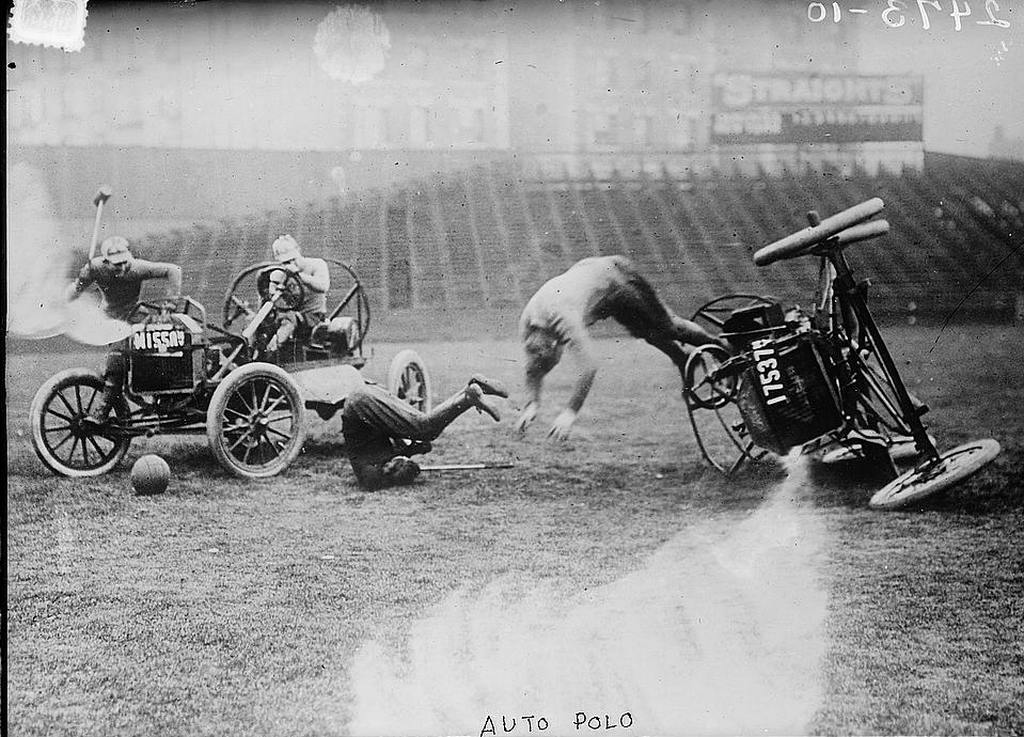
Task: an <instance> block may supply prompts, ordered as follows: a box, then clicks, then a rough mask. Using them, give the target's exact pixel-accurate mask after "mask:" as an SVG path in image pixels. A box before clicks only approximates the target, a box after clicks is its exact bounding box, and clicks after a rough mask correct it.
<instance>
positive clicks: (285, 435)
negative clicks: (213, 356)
mask: <svg viewBox="0 0 1024 737" xmlns="http://www.w3.org/2000/svg"><path fill="white" fill-rule="evenodd" d="M305 435H306V425H305V418H304V416H303V400H302V394H301V392H300V391H299V387H298V385H297V384H296V383H295V380H294V379H292V377H291V376H289V375H288V374H287V372H285V371H284V370H283V369H281V368H279V367H277V366H274V365H273V364H269V363H261V362H257V363H249V364H246V365H245V366H242V367H241V368H238V369H235V370H234V371H232V372H231V373H230V374H228V375H227V377H225V378H224V380H223V381H222V382H221V383H220V384H219V385H218V386H217V389H216V390H215V391H214V392H213V396H212V397H211V398H210V405H209V407H208V408H207V410H206V437H207V440H208V441H209V443H210V449H211V450H212V451H213V455H214V456H215V457H216V458H217V461H218V462H219V463H220V464H221V465H222V466H224V468H226V469H227V470H228V471H230V472H231V473H233V474H235V475H236V476H241V477H243V478H250V479H258V478H267V477H270V476H276V475H277V474H279V473H281V472H282V471H283V470H285V469H286V468H288V466H289V465H291V463H292V461H294V460H295V459H296V458H297V457H298V455H299V453H300V452H301V451H302V444H303V442H304V440H305Z"/></svg>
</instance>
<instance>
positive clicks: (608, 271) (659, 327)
mask: <svg viewBox="0 0 1024 737" xmlns="http://www.w3.org/2000/svg"><path fill="white" fill-rule="evenodd" d="M607 318H612V319H614V320H616V321H617V322H619V323H621V324H622V325H623V326H625V328H626V329H627V330H628V331H629V333H630V335H632V336H633V337H635V338H640V339H642V340H645V341H647V342H648V343H650V344H651V345H652V346H654V347H655V348H657V349H658V350H659V351H661V352H662V353H664V354H665V355H667V356H668V357H669V358H671V359H672V362H673V363H674V364H675V365H676V366H677V367H678V368H679V372H680V374H682V373H683V371H684V369H685V366H686V358H687V355H688V354H687V352H686V351H685V350H683V347H682V345H680V344H683V345H693V346H698V345H706V344H708V343H716V344H718V343H719V342H720V341H719V340H718V339H717V338H715V337H714V336H713V335H711V334H710V333H708V332H707V331H705V330H704V329H703V328H702V327H701V326H700V325H698V324H697V323H695V322H692V321H690V320H684V319H683V318H681V317H679V316H678V315H676V314H675V313H674V312H673V311H672V310H671V309H669V307H668V306H666V305H665V303H664V302H662V300H661V298H660V297H658V295H657V293H656V292H655V291H654V287H652V286H651V285H650V284H649V283H648V282H647V280H646V279H644V277H643V276H641V274H640V273H639V272H638V271H637V270H636V269H635V268H634V266H633V264H632V263H630V261H629V259H627V258H625V257H623V256H601V257H594V258H585V259H583V260H582V261H579V262H578V263H576V264H574V265H573V266H572V267H571V268H570V269H569V270H568V271H566V272H565V273H564V274H559V275H558V276H556V277H554V278H553V279H550V280H549V281H547V282H546V283H545V284H543V285H542V286H541V287H540V289H538V290H537V293H536V294H534V295H533V297H531V298H530V301H529V302H528V303H527V304H526V307H525V309H524V310H523V314H522V316H521V317H520V318H519V335H520V338H521V339H522V341H523V348H524V350H525V352H526V399H527V402H526V406H525V407H524V408H523V411H522V413H521V414H520V415H519V419H518V420H517V421H516V425H515V427H516V430H518V431H519V432H521V433H522V432H525V431H526V428H527V427H529V426H530V424H531V423H532V422H533V420H534V419H535V418H536V416H537V410H538V409H539V408H540V404H541V388H542V385H543V383H544V377H545V376H546V375H547V374H548V372H550V371H551V370H552V369H553V368H554V367H555V366H556V365H558V362H559V361H560V360H561V358H562V351H563V350H564V349H565V348H566V347H568V348H569V350H570V351H572V353H573V355H575V357H576V361H577V364H578V369H579V378H578V379H577V380H576V385H575V387H574V388H573V392H572V396H571V397H570V398H569V403H568V405H567V406H566V408H565V409H564V410H562V412H561V413H560V414H559V415H558V417H557V418H556V419H555V422H554V424H552V426H551V429H550V430H549V431H548V436H549V437H552V438H554V439H556V440H565V439H566V438H568V437H569V433H570V431H571V430H572V426H573V424H574V423H575V422H576V416H577V415H578V414H579V411H580V408H581V407H582V406H583V402H584V401H585V400H586V398H587V394H588V393H589V392H590V387H591V385H593V383H594V376H595V375H596V374H597V362H596V361H595V359H594V355H593V341H592V339H591V337H590V334H589V333H588V331H587V328H588V327H589V326H591V325H593V324H594V323H595V322H597V321H599V320H605V319H607Z"/></svg>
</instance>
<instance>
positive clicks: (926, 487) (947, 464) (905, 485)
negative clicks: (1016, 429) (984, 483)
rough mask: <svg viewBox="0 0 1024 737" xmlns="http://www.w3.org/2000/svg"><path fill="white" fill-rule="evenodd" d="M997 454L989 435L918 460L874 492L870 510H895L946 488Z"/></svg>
mask: <svg viewBox="0 0 1024 737" xmlns="http://www.w3.org/2000/svg"><path fill="white" fill-rule="evenodd" d="M997 455H999V443H998V442H996V441H995V440H992V439H991V438H987V439H985V440H976V441H974V442H971V443H964V444H963V445H959V446H957V447H956V448H953V449H952V450H947V451H946V452H945V453H943V454H942V455H940V456H939V459H938V460H937V461H933V462H926V463H921V464H919V465H918V466H917V467H915V468H913V469H911V470H910V471H907V472H906V473H905V474H903V475H901V476H898V477H897V478H895V479H894V480H893V481H891V482H889V483H888V484H887V485H886V486H884V487H882V488H881V489H879V490H878V491H877V492H875V494H874V496H872V497H871V501H870V502H869V506H870V507H871V508H872V509H898V508H900V507H904V506H906V505H908V504H911V503H913V502H916V501H920V500H921V499H924V498H925V497H927V496H930V495H932V494H935V493H937V492H939V491H942V490H943V489H947V488H949V487H950V486H952V485H953V484H956V483H958V482H960V481H963V480H964V479H966V478H967V477H968V476H970V475H971V474H973V473H975V472H977V471H978V470H979V469H980V468H981V467H982V466H984V465H985V464H986V463H988V462H989V461H991V460H992V459H993V458H995V457H996V456H997Z"/></svg>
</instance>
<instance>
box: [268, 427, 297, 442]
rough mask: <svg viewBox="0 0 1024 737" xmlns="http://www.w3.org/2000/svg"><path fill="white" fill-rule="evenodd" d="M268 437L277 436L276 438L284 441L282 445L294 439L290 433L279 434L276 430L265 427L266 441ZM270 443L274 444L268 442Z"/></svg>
mask: <svg viewBox="0 0 1024 737" xmlns="http://www.w3.org/2000/svg"><path fill="white" fill-rule="evenodd" d="M270 435H277V436H278V437H280V438H283V439H284V440H283V443H287V442H288V441H290V440H291V439H292V438H293V437H294V435H292V434H291V433H286V432H281V431H280V430H278V429H277V428H274V427H270V426H269V425H268V426H267V439H268V440H270V437H269V436H270ZM270 442H274V441H273V440H270Z"/></svg>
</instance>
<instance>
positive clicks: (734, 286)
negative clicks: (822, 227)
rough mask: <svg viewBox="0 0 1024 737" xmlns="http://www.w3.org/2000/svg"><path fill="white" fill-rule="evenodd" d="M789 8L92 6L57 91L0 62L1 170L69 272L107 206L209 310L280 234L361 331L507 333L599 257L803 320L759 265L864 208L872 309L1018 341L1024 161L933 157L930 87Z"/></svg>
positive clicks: (658, 280)
mask: <svg viewBox="0 0 1024 737" xmlns="http://www.w3.org/2000/svg"><path fill="white" fill-rule="evenodd" d="M805 5H806V4H802V3H787V2H773V3H764V4H763V7H764V8H767V10H764V11H763V12H761V10H760V9H761V8H762V4H756V7H757V8H758V9H759V12H758V13H751V12H750V9H751V8H752V7H754V6H755V4H753V3H710V2H671V3H670V2H653V3H643V2H633V1H629V2H618V1H615V2H605V3H599V4H571V3H565V4H557V3H523V4H513V7H514V8H519V9H522V12H519V13H512V12H498V11H497V9H496V6H494V5H493V4H490V3H474V2H466V3H453V4H448V5H440V6H433V5H431V4H429V3H401V2H391V3H380V4H374V5H372V6H357V5H350V6H330V5H312V6H307V5H301V6H297V7H298V8H299V10H298V11H297V12H296V13H293V15H299V16H301V18H299V20H300V23H299V32H296V33H295V34H293V35H294V37H293V38H290V39H283V38H282V37H281V36H280V35H279V34H277V33H276V31H275V28H277V27H278V26H279V24H280V22H281V18H282V16H281V14H282V13H284V12H285V11H284V10H282V9H281V8H280V7H279V6H270V5H257V4H254V5H252V6H245V5H237V6H232V10H231V14H230V16H228V15H227V14H225V13H220V14H217V13H216V12H215V11H214V10H213V9H206V10H204V9H202V8H198V7H197V8H193V10H192V11H190V12H188V13H186V12H185V10H184V9H181V8H179V9H177V10H165V11H164V12H163V15H161V14H160V13H159V12H156V11H152V10H151V11H149V12H148V14H140V13H142V11H140V10H139V8H134V9H133V8H132V7H117V6H107V5H100V6H98V7H97V9H96V12H95V13H94V12H93V8H92V6H91V5H90V18H89V28H90V30H93V29H96V28H102V27H104V26H106V27H107V28H108V30H111V31H113V33H112V34H111V37H110V38H111V42H110V43H108V44H106V45H104V44H92V45H90V44H89V43H88V42H87V44H86V48H85V50H83V52H82V53H81V57H80V58H79V57H78V55H66V56H67V58H66V59H60V60H57V61H55V62H54V64H55V65H56V66H57V67H59V70H60V71H59V73H58V76H60V75H63V76H64V77H67V76H68V75H71V76H77V78H78V80H79V81H80V83H81V85H80V86H78V87H75V88H74V89H70V88H63V91H62V93H61V94H60V95H58V96H56V97H55V96H54V95H53V94H51V92H52V90H53V85H54V84H55V81H54V76H53V75H52V74H50V73H48V72H45V71H43V70H42V67H40V66H34V65H33V63H32V61H31V60H29V59H27V58H25V59H23V58H21V57H19V54H22V56H23V55H24V54H23V52H21V51H20V50H19V49H12V48H11V45H10V44H9V46H8V55H9V57H12V56H13V57H14V58H16V59H18V63H19V64H22V65H23V70H22V71H23V75H24V76H23V77H19V78H18V79H17V90H18V92H17V94H16V95H15V96H14V97H13V98H12V102H13V106H12V108H11V109H10V110H9V113H8V129H9V136H8V138H9V155H8V158H9V166H10V162H12V161H15V162H19V163H21V164H22V165H24V166H27V167H30V168H31V169H32V170H33V171H35V172H38V176H39V177H40V179H41V181H43V182H44V185H45V189H46V190H47V192H48V194H49V197H50V201H51V203H52V209H53V212H54V217H55V219H56V220H57V221H58V222H59V224H60V228H59V230H60V231H61V233H62V237H64V238H67V239H68V240H71V239H73V238H77V239H79V240H78V242H79V243H80V244H81V245H80V246H79V247H78V251H79V252H81V251H83V250H84V249H85V247H86V246H85V244H86V238H87V235H88V233H89V230H90V228H91V220H90V216H91V213H90V205H89V202H90V199H91V194H92V191H93V190H94V189H95V187H96V185H97V184H99V183H107V184H110V185H112V186H113V187H114V189H115V191H116V193H117V196H116V197H115V200H114V203H112V204H113V205H114V207H113V214H112V217H113V218H114V219H115V223H114V224H113V225H111V226H109V227H111V228H115V229H120V231H122V232H125V233H126V234H127V235H129V236H130V237H131V238H132V240H133V242H134V243H135V244H136V249H137V252H138V253H139V254H141V255H144V256H147V257H151V258H157V259H161V260H170V261H175V262H177V263H180V264H182V266H183V268H184V269H185V275H186V283H187V286H188V290H189V291H190V292H191V293H192V294H193V295H194V296H195V297H196V298H198V299H199V300H200V301H203V302H204V303H206V304H207V305H208V306H211V307H212V308H213V309H212V310H211V311H214V312H215V311H216V309H217V308H218V306H219V304H220V302H221V300H222V299H223V295H224V291H225V289H226V288H227V285H228V284H229V283H230V280H231V277H232V275H233V274H234V273H236V272H237V271H238V270H239V269H240V268H242V267H243V266H245V265H247V264H250V263H253V262H256V261H260V260H264V259H266V257H267V256H268V254H269V250H268V249H269V244H270V243H271V242H272V241H273V240H274V238H275V237H276V236H278V235H280V234H282V233H292V234H293V235H295V237H296V238H297V239H298V241H299V242H300V243H301V244H302V245H303V247H304V250H305V251H306V252H307V253H310V254H313V255H331V256H334V257H337V258H341V259H343V260H345V261H347V262H348V263H350V264H351V265H352V266H353V267H354V268H355V270H356V271H357V273H358V274H359V275H360V277H361V279H362V282H363V284H364V286H365V287H366V288H367V290H368V291H369V296H370V300H371V304H373V305H374V308H375V310H376V312H377V314H395V315H401V314H406V313H408V312H409V311H448V312H453V313H464V312H467V311H479V310H495V311H499V312H509V313H511V312H514V311H515V310H517V309H518V308H519V307H520V306H521V305H522V304H524V303H525V301H526V300H527V299H528V298H529V296H530V294H531V293H532V292H533V290H535V289H536V288H537V287H538V286H539V285H540V284H541V283H542V282H543V281H544V280H545V279H547V278H549V277H551V276H553V275H554V274H556V273H558V272H560V271H562V270H564V269H565V268H567V267H568V266H569V265H570V264H571V263H573V262H574V261H576V260H578V259H580V258H583V257H585V256H590V255H598V254H611V253H621V254H625V255H628V256H630V257H631V258H632V259H634V260H635V261H636V262H637V263H638V264H639V266H640V267H641V269H642V270H643V271H644V272H646V273H647V274H649V275H650V276H651V278H652V281H653V282H654V283H655V284H656V286H657V287H658V288H659V290H661V291H662V292H663V293H664V294H665V296H666V298H667V299H668V300H669V301H670V302H673V303H674V304H677V305H679V306H681V307H683V306H686V305H693V306H695V305H697V304H698V303H700V302H702V301H704V300H707V299H711V298H713V297H716V296H719V295H722V294H726V293H731V292H745V293H762V294H765V293H767V294H773V295H776V296H779V297H781V298H783V299H786V300H788V301H799V300H800V299H806V298H807V295H808V294H809V287H810V286H811V285H812V284H813V278H814V274H815V272H814V269H815V268H816V267H815V264H813V263H812V262H811V261H810V260H809V259H798V260H796V261H790V262H786V263H782V264H777V265H775V266H773V267H772V268H771V269H767V270H758V269H756V268H755V267H754V265H753V263H752V261H751V254H752V253H753V251H754V250H756V249H757V248H759V247H760V246H762V245H765V244H766V243H768V242H770V241H772V240H775V239H777V238H779V237H781V236H783V235H785V234H787V233H789V232H791V231H793V230H797V229H799V228H801V227H803V226H804V225H805V224H806V219H805V216H806V211H807V210H809V209H817V210H819V211H820V212H821V213H822V214H829V213H832V212H835V211H838V210H840V209H843V208H845V207H848V206H850V205H853V204H856V203H857V202H860V201H862V200H864V199H868V198H870V197H875V196H880V197H882V198H883V199H884V200H885V202H886V210H885V217H886V218H887V219H888V220H889V221H890V223H891V224H892V232H891V234H890V235H889V236H887V237H884V238H881V239H878V240H876V241H871V242H868V243H864V244H858V245H857V246H856V249H857V253H856V255H855V263H856V264H857V266H858V271H859V273H861V275H863V276H869V277H870V279H871V284H872V287H871V289H872V295H873V303H874V304H875V305H876V306H877V307H878V309H879V310H880V312H882V313H888V314H890V315H894V316H914V317H917V316H937V317H943V316H948V315H949V314H950V313H951V312H952V311H954V310H955V311H957V312H958V314H960V315H962V316H965V317H972V316H973V317H981V318H986V319H1011V318H1012V317H1013V316H1014V315H1015V314H1017V313H1019V312H1020V311H1021V309H1022V299H1024V298H1022V283H1024V252H1022V250H1021V244H1022V237H1024V236H1022V233H1024V163H1021V162H1020V161H1015V160H1010V159H1003V160H1001V159H992V158H982V157H979V156H964V155H955V154H949V153H937V152H932V151H929V150H928V148H927V145H926V138H925V135H924V132H925V128H926V121H927V120H928V115H929V112H928V111H929V108H927V107H926V102H925V95H924V91H925V87H926V80H925V79H923V78H922V76H921V75H920V74H917V73H915V72H914V71H912V70H909V69H908V70H906V71H904V70H901V69H898V68H897V69H893V68H891V65H890V66H888V67H886V70H885V72H884V73H883V72H881V71H880V70H879V68H878V67H877V66H876V65H875V64H874V63H873V62H872V58H871V57H870V55H867V54H866V53H865V52H864V49H865V48H867V45H866V42H865V41H864V38H863V35H864V31H863V27H858V26H856V25H855V24H852V23H846V24H843V23H838V22H829V23H824V24H823V23H816V22H814V21H813V18H811V17H810V16H809V15H808V13H807V12H805V10H806V8H805V7H804V6H805ZM812 5H814V4H812ZM794 6H800V7H799V8H797V11H793V10H792V9H793V7H794ZM288 12H291V10H289V11H288ZM143 15H145V20H140V19H142V18H143ZM809 18H810V19H809ZM147 21H148V25H147ZM858 28H860V30H858ZM126 29H127V30H126ZM131 29H134V30H131ZM546 29H556V31H555V32H554V36H552V33H551V32H546ZM346 34H350V35H353V36H355V35H358V36H359V37H360V38H361V39H362V41H361V43H359V44H355V43H347V44H346V43H344V42H343V41H342V40H340V39H342V38H343V37H346ZM765 37H767V38H772V39H778V43H773V44H764V43H755V40H756V39H759V38H765ZM437 38H444V39H445V42H443V43H440V42H436V40H435V39H437ZM556 41H557V42H556ZM58 53H59V52H58ZM265 57H271V58H272V60H273V61H272V65H271V62H267V61H266V60H265ZM811 58H816V61H814V63H813V64H812V65H809V63H808V60H809V59H811ZM539 60H543V62H544V63H543V64H540V63H539ZM50 68H51V69H52V68H53V67H50ZM112 69H113V70H114V72H115V73H116V74H118V75H120V78H119V79H118V80H116V81H100V80H101V79H102V77H103V76H104V75H106V74H109V73H110V71H111V70H112ZM268 70H272V72H271V71H268ZM215 101H216V102H217V103H218V104H216V105H215V104H213V103H214V102H215ZM1000 135H1003V133H1002V130H1001V129H1000ZM72 174H73V176H72ZM77 263H80V260H79V261H77ZM72 265H73V264H72Z"/></svg>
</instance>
